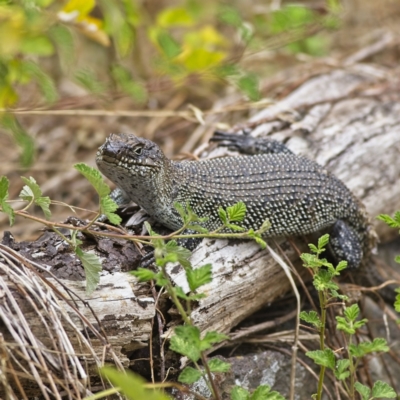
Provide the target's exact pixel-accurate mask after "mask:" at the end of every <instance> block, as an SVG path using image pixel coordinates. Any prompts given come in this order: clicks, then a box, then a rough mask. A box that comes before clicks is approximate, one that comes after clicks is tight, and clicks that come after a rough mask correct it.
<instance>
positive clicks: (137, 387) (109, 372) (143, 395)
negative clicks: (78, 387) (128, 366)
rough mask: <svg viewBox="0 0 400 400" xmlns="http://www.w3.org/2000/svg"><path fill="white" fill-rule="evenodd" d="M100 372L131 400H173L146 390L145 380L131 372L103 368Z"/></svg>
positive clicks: (156, 392)
mask: <svg viewBox="0 0 400 400" xmlns="http://www.w3.org/2000/svg"><path fill="white" fill-rule="evenodd" d="M100 372H101V374H102V375H103V376H105V377H106V378H107V379H109V380H110V381H111V383H112V384H113V385H114V386H115V387H119V388H120V390H121V392H122V393H123V394H124V395H125V396H126V397H127V398H128V399H129V400H171V397H169V396H167V395H166V394H164V393H162V392H160V391H158V390H154V389H151V390H150V389H146V388H145V386H144V385H145V383H146V382H145V380H144V379H143V378H142V377H141V376H139V375H136V374H134V373H132V372H131V371H129V370H125V371H117V370H116V369H115V368H112V367H103V368H101V370H100Z"/></svg>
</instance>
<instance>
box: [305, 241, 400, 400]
mask: <svg viewBox="0 0 400 400" xmlns="http://www.w3.org/2000/svg"><path fill="white" fill-rule="evenodd" d="M328 242H329V235H324V236H322V237H321V238H320V239H319V240H318V246H315V245H313V244H309V247H310V250H311V253H304V254H302V255H301V258H302V260H303V262H304V266H305V267H306V268H309V269H311V271H312V274H313V284H314V287H315V289H316V290H317V292H318V297H319V306H320V315H318V313H317V312H315V311H310V312H305V311H302V312H301V314H300V319H302V320H303V321H305V322H307V323H309V324H311V325H312V326H314V328H315V329H316V330H317V331H318V333H319V337H320V349H319V350H315V351H309V352H307V353H306V355H307V356H308V357H310V358H311V359H312V360H314V362H315V363H316V364H317V365H319V366H320V374H319V380H318V387H317V393H316V394H315V395H314V397H315V398H316V399H318V400H320V399H321V398H322V386H323V382H324V376H325V371H326V368H329V369H331V370H332V372H333V373H334V376H335V378H336V379H337V380H338V381H340V382H341V383H342V384H343V387H344V389H345V391H346V392H347V394H348V396H349V398H350V399H355V392H356V391H357V392H358V393H359V394H360V396H361V397H362V399H369V400H371V399H374V398H394V397H396V393H395V391H394V390H393V388H391V387H390V386H389V385H388V384H387V383H385V382H381V381H377V382H375V384H374V386H373V388H372V391H371V389H370V388H368V387H367V386H365V385H363V384H361V383H359V382H357V376H356V372H357V368H358V365H359V363H360V361H361V359H362V358H363V357H365V356H367V355H368V354H371V353H374V352H387V351H389V348H388V346H387V343H386V340H385V339H382V338H376V339H374V340H373V341H372V342H370V341H364V342H361V343H359V344H356V342H355V339H354V338H355V334H356V331H357V330H358V329H360V328H361V327H362V326H364V325H365V324H366V322H367V320H366V319H359V315H360V309H359V307H358V305H357V304H353V305H351V306H349V307H346V306H344V307H343V316H336V321H337V322H336V329H337V330H340V331H343V332H344V333H345V334H346V339H347V344H346V353H347V357H343V358H341V359H338V358H337V355H336V353H335V352H334V351H333V350H332V349H331V348H329V347H327V346H326V343H325V334H326V333H325V328H326V316H327V309H328V307H331V306H332V305H333V304H337V300H338V299H339V300H342V301H345V300H347V297H346V296H343V295H340V294H339V293H338V290H339V287H338V285H337V284H336V283H335V282H334V281H333V279H334V278H335V277H336V276H339V275H340V272H341V271H343V270H344V269H345V268H346V267H347V262H345V261H341V262H340V263H339V264H338V265H337V266H336V267H334V266H333V265H332V264H331V263H329V262H328V261H327V260H326V259H325V258H321V257H320V255H321V253H323V252H324V251H325V249H326V246H327V244H328Z"/></svg>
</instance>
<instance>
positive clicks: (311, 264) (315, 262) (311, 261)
mask: <svg viewBox="0 0 400 400" xmlns="http://www.w3.org/2000/svg"><path fill="white" fill-rule="evenodd" d="M300 258H301V259H302V261H303V262H304V264H303V266H304V267H306V268H320V267H322V266H323V265H324V262H323V260H320V259H319V258H318V256H316V255H315V254H310V253H303V254H301V255H300Z"/></svg>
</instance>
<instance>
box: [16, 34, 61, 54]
mask: <svg viewBox="0 0 400 400" xmlns="http://www.w3.org/2000/svg"><path fill="white" fill-rule="evenodd" d="M21 52H22V53H24V54H34V55H38V56H51V55H52V54H54V46H53V44H52V43H51V41H50V40H49V38H47V37H46V36H44V35H41V36H35V37H27V36H25V37H24V38H23V40H22V42H21Z"/></svg>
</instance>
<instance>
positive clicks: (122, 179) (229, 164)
mask: <svg viewBox="0 0 400 400" xmlns="http://www.w3.org/2000/svg"><path fill="white" fill-rule="evenodd" d="M215 140H216V141H220V142H221V143H222V144H223V145H229V146H233V147H237V148H238V149H239V150H242V151H244V152H251V151H254V149H256V151H258V152H261V153H263V152H264V153H265V154H258V155H245V156H243V155H242V156H237V157H224V158H218V159H211V160H201V161H180V162H177V161H171V160H169V159H167V158H166V157H165V155H164V154H163V152H162V151H161V149H160V148H159V147H158V146H157V145H156V144H155V143H153V142H151V141H149V140H146V139H143V138H139V137H136V136H134V135H124V134H114V135H111V136H110V137H109V138H108V139H107V141H106V142H105V143H104V145H103V146H101V147H100V149H99V151H98V153H97V158H96V162H97V165H98V167H99V169H100V170H101V171H102V172H103V174H104V175H106V176H107V177H108V178H109V179H111V180H112V181H113V182H114V183H115V184H116V185H117V186H118V188H120V189H121V190H122V191H123V193H124V195H125V196H126V197H128V198H129V199H130V200H132V201H134V202H135V203H137V204H139V205H140V206H141V207H142V208H144V209H145V210H146V211H147V212H148V213H149V214H150V215H152V216H153V217H155V218H156V219H157V220H158V221H160V222H161V223H162V224H164V225H165V226H167V227H169V228H171V229H173V230H176V229H178V228H180V227H181V226H182V221H181V218H180V216H179V214H178V213H177V211H176V210H175V208H174V203H175V202H178V203H180V204H182V205H185V204H187V203H189V204H190V206H191V208H192V209H193V211H194V212H195V213H196V214H197V215H199V216H200V217H204V216H206V217H208V218H209V219H208V220H207V222H205V223H204V224H203V225H204V226H205V227H206V228H208V229H209V230H213V229H215V228H217V227H219V226H220V225H221V221H220V219H219V217H218V208H219V207H220V206H221V207H224V208H225V207H228V206H231V205H233V204H235V203H237V202H239V201H243V202H244V203H245V204H246V207H247V214H246V218H245V220H244V221H243V223H241V225H243V226H244V227H245V228H247V229H250V228H254V229H257V228H259V227H260V226H261V224H262V223H263V222H264V221H265V220H266V219H268V220H269V221H270V223H271V228H270V229H269V230H268V231H267V232H266V234H265V236H266V237H271V236H291V235H302V234H308V233H312V232H316V231H319V230H321V229H324V228H328V227H330V226H332V228H333V229H332V233H331V236H332V238H331V246H332V247H333V251H334V253H335V255H336V257H337V258H338V259H339V260H341V259H346V260H347V261H348V262H349V265H350V266H351V267H355V266H358V265H359V264H360V262H361V260H362V257H363V255H365V254H366V252H367V251H368V250H369V248H370V247H371V240H372V239H371V235H370V234H369V231H370V226H369V223H368V218H367V216H366V213H365V211H364V209H363V207H362V206H361V205H360V203H359V202H358V201H357V199H355V197H354V196H353V195H352V194H351V192H350V191H349V189H348V188H347V187H346V186H345V185H344V184H343V183H342V182H341V181H340V180H339V179H337V178H335V177H334V176H333V175H331V174H330V173H328V172H327V171H325V170H324V169H323V168H322V167H321V166H320V165H318V164H316V163H315V162H313V161H310V160H308V159H306V158H305V157H301V156H297V155H295V154H293V153H292V152H291V151H290V150H289V149H288V148H287V147H285V146H284V145H283V144H282V143H279V142H276V141H273V140H266V139H255V138H252V137H250V136H249V137H244V136H239V135H229V134H221V133H219V134H218V135H217V136H216V139H215Z"/></svg>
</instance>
